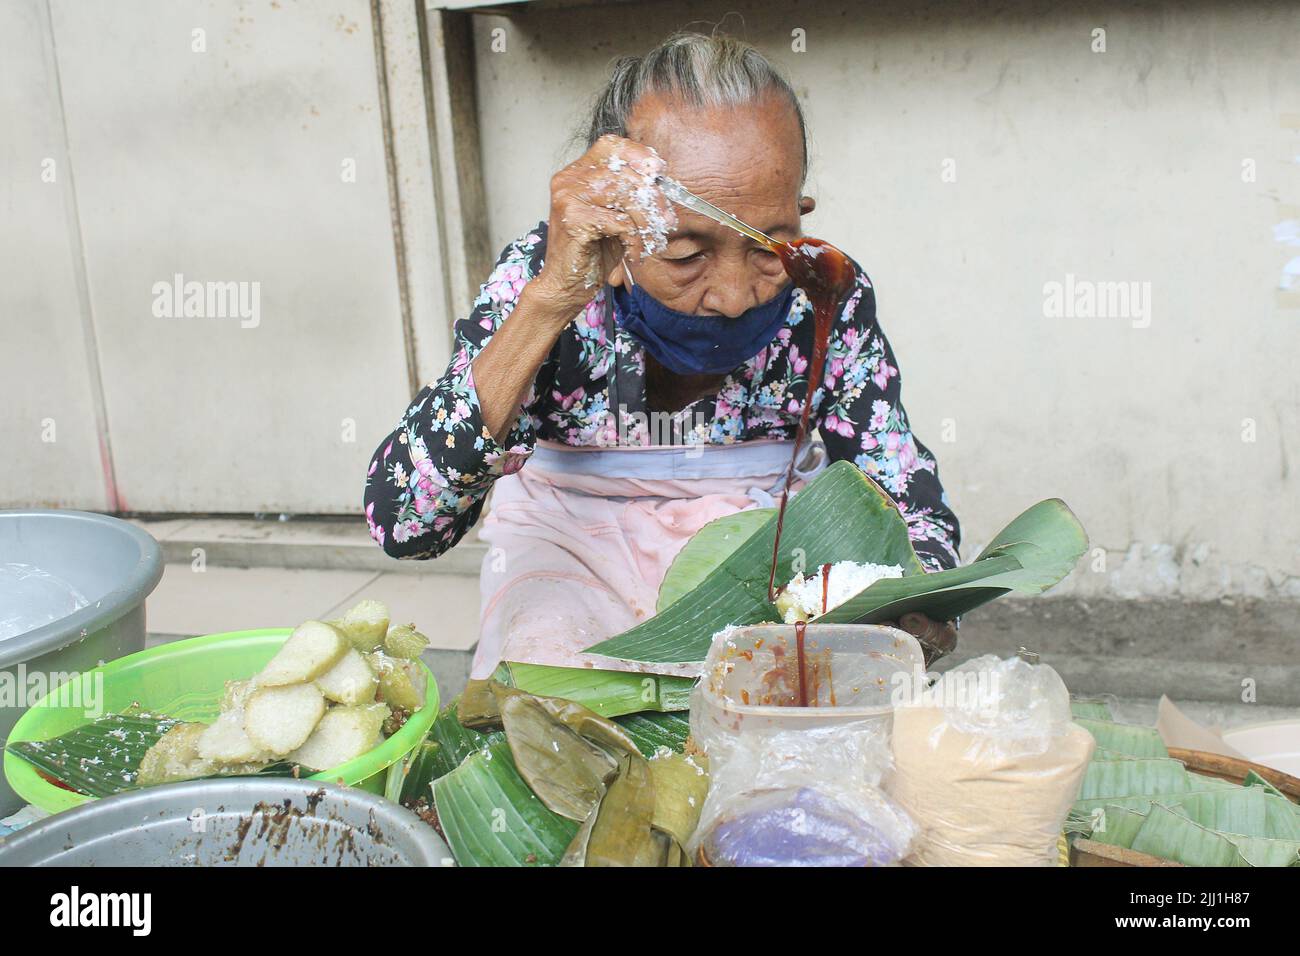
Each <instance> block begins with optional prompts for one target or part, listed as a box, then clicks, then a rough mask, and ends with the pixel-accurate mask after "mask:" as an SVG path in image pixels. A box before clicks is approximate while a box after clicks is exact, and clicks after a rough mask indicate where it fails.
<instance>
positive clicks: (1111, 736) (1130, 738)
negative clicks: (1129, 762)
mask: <svg viewBox="0 0 1300 956" xmlns="http://www.w3.org/2000/svg"><path fill="white" fill-rule="evenodd" d="M1074 722H1075V723H1076V724H1078V725H1079V726H1080V727H1082V728H1083V729H1084V730H1086V731H1088V733H1090V734H1092V736H1093V737H1094V738H1096V740H1097V746H1098V748H1100V749H1102V750H1106V751H1118V752H1119V753H1121V754H1127V755H1128V756H1130V757H1168V756H1169V751H1168V750H1167V749H1165V742H1164V740H1162V739H1161V737H1160V733H1159V732H1158V731H1157V730H1156V729H1155V728H1154V727H1139V726H1137V725H1135V724H1117V723H1115V722H1114V721H1111V720H1090V719H1089V718H1087V717H1077V716H1076V717H1075V718H1074Z"/></svg>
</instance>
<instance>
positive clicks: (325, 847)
mask: <svg viewBox="0 0 1300 956" xmlns="http://www.w3.org/2000/svg"><path fill="white" fill-rule="evenodd" d="M451 862H452V855H451V851H449V850H448V849H447V845H446V844H445V843H444V842H443V841H442V839H441V838H440V837H439V836H438V834H437V832H436V831H435V830H434V829H433V827H431V826H429V825H428V824H427V823H425V822H424V821H422V820H420V819H419V818H418V817H417V816H415V814H413V813H411V812H410V811H409V810H406V809H403V808H402V807H401V806H399V805H397V804H395V803H390V802H389V801H387V800H384V799H382V798H380V797H376V796H374V795H373V794H369V793H364V792H361V791H357V790H345V789H342V788H339V787H333V786H326V785H323V784H320V783H310V782H308V781H306V780H288V779H284V778H280V779H275V778H268V777H229V778H225V779H221V780H191V781H188V782H186V783H175V784H170V785H168V786H164V787H150V788H149V789H147V790H136V791H133V792H131V793H123V794H119V795H117V796H115V797H107V798H105V799H103V800H96V801H95V802H94V803H92V804H90V805H88V806H84V807H79V808H78V809H76V810H70V811H69V812H67V813H61V814H59V815H58V816H57V817H52V818H51V819H49V820H44V821H42V822H41V823H37V824H34V825H33V826H30V827H27V828H26V829H24V830H19V831H18V832H17V833H16V834H14V835H13V836H10V837H8V838H2V839H0V866H448V865H450V864H451Z"/></svg>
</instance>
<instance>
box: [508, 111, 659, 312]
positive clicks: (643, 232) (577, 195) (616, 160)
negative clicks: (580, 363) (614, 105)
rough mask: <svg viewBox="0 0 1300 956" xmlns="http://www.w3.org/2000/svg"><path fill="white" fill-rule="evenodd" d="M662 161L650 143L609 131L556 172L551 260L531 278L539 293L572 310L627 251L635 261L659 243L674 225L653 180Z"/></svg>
mask: <svg viewBox="0 0 1300 956" xmlns="http://www.w3.org/2000/svg"><path fill="white" fill-rule="evenodd" d="M665 168H666V164H665V163H664V161H663V159H661V158H660V156H659V154H658V153H656V152H655V151H654V150H653V149H651V148H650V147H648V146H642V145H641V144H640V143H635V142H633V141H632V140H630V139H624V138H623V137H621V136H614V135H612V134H611V135H606V136H602V137H601V138H600V139H598V140H596V142H595V143H594V144H592V146H591V148H590V149H588V150H587V151H586V152H585V153H584V154H583V155H582V156H580V157H579V158H578V159H577V160H576V161H574V162H573V163H570V164H569V165H568V166H566V167H564V168H563V169H561V170H560V171H559V172H558V173H556V174H555V175H554V176H552V177H551V213H550V219H549V220H548V233H547V238H546V260H545V262H544V264H543V266H542V270H541V272H540V273H538V275H537V276H536V278H534V279H533V281H532V282H530V283H529V285H530V286H535V287H536V288H533V289H532V290H531V291H532V292H533V294H534V296H541V297H542V298H543V299H544V300H545V301H546V302H547V304H548V306H550V307H552V308H554V309H556V310H557V311H558V312H559V313H560V314H567V315H568V316H569V317H570V318H571V317H572V316H573V315H574V314H575V313H577V311H578V310H579V309H581V308H582V306H584V305H585V304H586V303H587V302H589V301H590V300H591V297H592V295H594V294H595V290H596V288H597V287H598V286H600V285H601V284H602V283H604V282H606V281H607V280H608V279H609V277H610V275H611V274H612V273H613V272H614V270H615V269H617V268H618V266H619V263H620V261H621V260H622V258H623V256H624V255H629V256H631V257H632V259H633V260H634V261H635V260H639V259H640V258H641V256H642V255H645V254H647V253H654V252H657V251H661V250H662V245H663V242H664V238H665V236H666V233H667V232H669V231H671V230H672V229H673V228H675V227H676V225H677V217H676V215H675V214H674V213H673V209H672V204H671V203H670V202H669V201H668V200H667V199H666V198H665V197H664V194H663V191H662V190H661V189H660V188H659V186H658V184H657V183H656V182H655V177H657V176H659V175H662V174H663V172H664V170H665Z"/></svg>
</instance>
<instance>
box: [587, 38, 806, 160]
mask: <svg viewBox="0 0 1300 956" xmlns="http://www.w3.org/2000/svg"><path fill="white" fill-rule="evenodd" d="M772 92H775V93H779V94H781V95H782V96H784V97H785V98H786V99H787V100H789V102H790V106H791V108H793V109H794V115H795V118H796V119H797V120H798V121H799V139H800V141H801V144H802V147H803V175H804V178H806V177H807V175H808V131H807V128H806V127H805V125H804V118H803V110H802V109H801V108H800V107H799V99H798V97H796V96H795V93H794V90H793V89H792V88H791V86H790V84H789V83H788V82H787V81H786V79H785V77H783V76H782V75H781V74H780V73H779V72H778V71H777V69H776V67H774V66H773V65H772V63H771V61H770V60H768V58H767V57H765V56H763V54H761V53H759V52H758V50H756V49H754V47H752V46H750V45H749V44H748V43H745V42H744V41H742V40H737V39H735V38H734V37H729V36H725V35H721V34H718V35H714V36H707V35H705V34H703V33H690V32H682V33H674V34H673V35H672V36H670V37H669V38H668V39H667V40H665V41H664V42H663V43H661V44H659V45H658V46H657V47H655V48H654V49H653V50H651V51H650V52H649V53H647V54H646V55H645V56H625V57H620V58H619V59H618V60H617V61H615V63H614V69H613V72H612V73H611V75H610V78H609V83H608V84H607V85H606V86H605V89H604V90H603V91H602V92H601V94H600V96H599V97H598V98H597V100H596V105H595V107H594V108H593V109H592V111H591V121H590V124H589V125H588V127H587V145H588V146H591V145H592V144H593V143H595V142H596V140H598V139H600V138H601V137H602V136H604V135H605V134H606V133H613V134H615V135H617V136H626V135H627V120H628V117H629V116H630V115H631V113H632V109H633V108H634V107H635V106H636V104H637V101H638V100H640V99H641V97H643V96H645V95H646V94H648V93H658V94H661V95H665V96H676V97H679V98H681V99H682V100H684V101H685V102H686V103H688V104H690V105H691V106H697V107H698V106H740V105H743V104H746V103H753V102H754V101H756V100H759V99H761V98H762V97H763V96H764V95H765V94H767V93H772Z"/></svg>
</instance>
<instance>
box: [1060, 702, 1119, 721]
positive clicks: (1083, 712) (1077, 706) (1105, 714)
mask: <svg viewBox="0 0 1300 956" xmlns="http://www.w3.org/2000/svg"><path fill="white" fill-rule="evenodd" d="M1070 713H1071V714H1073V715H1074V719H1075V720H1078V719H1079V718H1080V717H1083V718H1086V719H1088V720H1114V719H1115V718H1114V717H1113V716H1111V712H1110V704H1108V703H1106V701H1104V700H1102V699H1101V698H1099V697H1071V698H1070Z"/></svg>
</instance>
